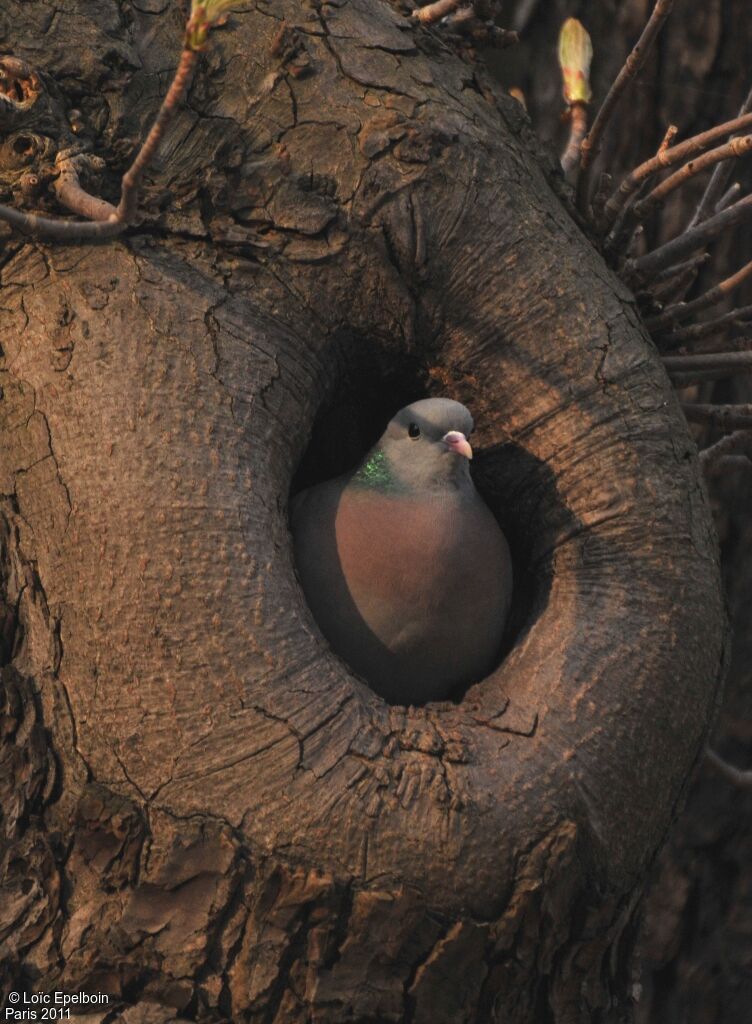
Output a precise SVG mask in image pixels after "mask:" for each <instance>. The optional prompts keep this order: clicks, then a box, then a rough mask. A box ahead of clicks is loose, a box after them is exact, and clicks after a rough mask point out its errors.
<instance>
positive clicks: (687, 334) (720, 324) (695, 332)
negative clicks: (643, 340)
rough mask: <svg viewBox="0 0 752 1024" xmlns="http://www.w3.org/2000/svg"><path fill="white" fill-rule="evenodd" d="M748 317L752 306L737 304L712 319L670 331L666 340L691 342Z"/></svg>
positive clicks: (677, 342)
mask: <svg viewBox="0 0 752 1024" xmlns="http://www.w3.org/2000/svg"><path fill="white" fill-rule="evenodd" d="M750 317H752V306H739V307H738V308H737V309H732V310H731V311H730V312H729V313H724V314H723V315H722V316H717V317H715V319H713V320H706V321H705V322H704V323H701V324H692V325H691V326H690V327H682V328H680V329H679V330H677V331H672V332H671V334H669V335H667V337H666V340H667V341H668V342H670V343H671V344H672V345H674V346H676V345H686V344H691V343H692V342H694V341H697V340H698V339H699V338H708V337H710V335H711V334H718V333H719V332H720V331H722V330H724V328H725V329H728V328H729V327H733V326H734V325H736V324H738V323H744V322H745V321H746V320H749V319H750Z"/></svg>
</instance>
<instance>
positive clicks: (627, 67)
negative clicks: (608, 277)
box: [577, 0, 674, 211]
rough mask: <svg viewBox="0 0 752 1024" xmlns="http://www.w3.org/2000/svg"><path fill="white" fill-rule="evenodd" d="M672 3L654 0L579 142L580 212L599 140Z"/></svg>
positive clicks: (586, 195) (586, 200)
mask: <svg viewBox="0 0 752 1024" xmlns="http://www.w3.org/2000/svg"><path fill="white" fill-rule="evenodd" d="M673 6H674V0H656V4H655V7H654V8H653V13H652V14H651V15H650V18H649V19H648V23H647V25H646V26H645V28H644V29H643V32H642V35H641V36H640V38H639V39H638V41H637V43H636V44H635V46H634V49H633V50H632V52H631V53H630V54H629V56H628V57H627V59H626V61H625V63H624V66H623V67H622V69H621V71H620V72H619V74H618V75H617V76H616V81H615V82H614V83H613V85H612V86H611V88H610V89H609V91H608V93H607V94H606V98H605V100H604V101H603V103H602V105H601V108H600V110H599V111H598V113H597V114H596V115H595V120H594V121H593V127H592V128H591V129H590V131H589V133H588V134H587V135H586V136H585V138H584V139H583V141H582V146H581V148H580V179H579V183H578V189H577V203H578V206H579V208H580V210H582V211H585V209H586V207H587V202H588V193H589V186H590V175H591V174H592V166H593V161H594V160H595V158H596V156H597V155H598V151H599V150H600V146H601V139H602V137H603V133H604V131H605V130H606V126H607V125H608V122H609V120H610V118H611V115H612V114H613V112H614V110H615V109H616V106H617V104H618V102H619V100H620V99H621V97H622V95H623V93H624V90H625V89H626V88H627V86H628V85H629V83H630V82H631V81H632V79H633V78H634V77H635V75H636V74H637V72H638V71H639V70H640V68H641V67H642V65H643V64H644V63H645V58H646V57H647V55H648V53H649V51H650V48H651V46H652V45H653V43H654V42H655V38H656V36H657V35H658V33H659V31H660V30H661V27H662V25H663V23H664V21H665V20H666V18H667V17H668V16H669V14H670V13H671V9H672V7H673Z"/></svg>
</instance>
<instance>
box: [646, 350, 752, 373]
mask: <svg viewBox="0 0 752 1024" xmlns="http://www.w3.org/2000/svg"><path fill="white" fill-rule="evenodd" d="M661 358H662V362H663V365H664V366H665V367H666V370H667V371H668V372H669V373H688V372H689V371H690V370H733V371H740V372H742V373H743V372H745V371H746V372H747V373H749V372H750V371H752V352H703V353H701V354H699V355H691V356H662V357H661Z"/></svg>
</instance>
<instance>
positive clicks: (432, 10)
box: [413, 0, 467, 25]
mask: <svg viewBox="0 0 752 1024" xmlns="http://www.w3.org/2000/svg"><path fill="white" fill-rule="evenodd" d="M466 2H467V0H435V3H432V4H426V6H425V7H419V8H418V9H417V11H413V17H414V18H416V19H417V20H418V21H419V22H421V24H423V25H433V24H434V22H437V21H441V19H442V18H445V17H446V16H447V14H451V13H452V12H453V11H456V10H457V8H458V7H460V6H462V4H463V3H466Z"/></svg>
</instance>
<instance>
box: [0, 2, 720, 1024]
mask: <svg viewBox="0 0 752 1024" xmlns="http://www.w3.org/2000/svg"><path fill="white" fill-rule="evenodd" d="M3 17H4V18H5V19H6V26H5V32H6V41H7V48H8V49H9V50H12V52H13V53H14V54H15V55H16V56H18V57H21V58H23V59H24V60H26V61H28V62H29V63H30V64H31V65H33V68H35V69H36V70H37V71H38V72H39V75H40V77H39V80H38V83H37V85H35V84H34V83H33V81H32V80H31V79H28V80H27V85H28V92H29V95H30V96H31V98H32V100H31V102H30V101H29V100H28V99H24V100H23V102H22V101H21V98H20V94H17V95H16V96H15V98H13V97H11V101H10V102H8V101H6V103H5V104H4V106H3V107H2V108H0V123H2V118H3V117H4V118H5V119H6V123H5V128H4V130H5V132H6V133H10V134H9V135H8V138H9V145H7V146H6V147H5V149H4V150H3V152H4V154H5V164H4V166H3V167H2V171H3V173H4V178H3V182H4V183H5V187H6V189H7V190H12V189H13V188H20V187H21V182H20V176H21V175H22V174H23V173H27V172H28V169H29V168H30V167H31V168H32V169H34V170H35V171H39V170H43V169H44V166H45V161H49V160H50V158H51V155H52V156H54V153H55V151H56V150H58V149H59V148H61V147H64V146H67V145H69V144H70V140H71V136H70V128H69V126H68V124H67V123H66V122H65V121H64V120H63V114H66V113H67V114H69V113H70V111H71V109H78V110H80V111H81V112H82V114H81V115H80V118H79V116H78V115H73V121H74V123H75V124H76V126H77V127H80V125H79V121H80V123H81V125H83V132H79V135H81V136H82V137H86V135H87V133H88V134H89V135H90V137H91V139H92V144H93V146H94V149H95V151H96V152H97V153H100V154H104V155H106V156H108V157H109V160H110V163H109V170H108V173H107V175H106V176H105V181H104V186H103V187H104V191H105V193H107V194H108V198H115V197H116V182H117V179H118V176H119V172H120V170H121V169H122V167H123V166H124V164H125V162H126V161H127V157H128V155H129V154H130V152H131V151H132V149H133V146H134V144H135V141H136V140H137V139H138V138H140V137H142V136H143V133H144V129H145V128H146V127H147V126H148V123H149V121H150V119H151V117H153V115H154V112H155V110H156V108H157V106H158V103H159V100H160V97H161V96H162V95H163V93H164V90H165V87H166V82H167V79H168V75H169V69H170V68H172V67H173V66H174V63H175V60H176V56H177V52H178V48H179V41H180V31H181V29H180V17H179V14H178V12H177V11H175V10H173V9H172V6H171V5H167V4H166V3H164V2H163V0H156V2H152V0H149V2H146V0H142V2H140V3H138V4H135V3H134V4H133V5H132V6H131V5H117V4H115V3H114V2H104V3H102V2H97V3H94V2H93V0H90V2H87V0H83V2H81V3H79V4H76V5H75V7H74V8H73V9H71V10H69V9H67V8H66V9H65V10H56V11H55V12H54V14H53V13H52V11H51V10H50V9H48V8H47V7H46V6H43V5H40V4H33V5H29V4H25V3H20V2H14V0H11V2H10V3H8V4H7V5H6V9H5V10H4V13H3ZM283 17H284V22H283V21H282V18H283ZM11 33H12V34H11ZM19 138H22V139H24V140H26V141H25V142H22V143H20V144H19V145H15V143H17V142H18V139H19ZM29 140H31V141H29ZM27 155H28V159H29V161H31V162H30V163H28V162H27V163H24V160H25V159H26V156H27ZM14 161H15V163H14ZM18 165H20V169H19V166H18ZM158 172H159V173H157V174H155V175H154V181H153V183H152V185H151V187H150V190H149V195H148V200H147V203H146V208H145V211H144V219H143V222H142V223H141V225H140V226H139V227H138V228H137V229H134V230H132V231H131V232H130V233H129V234H128V236H127V237H126V238H125V239H123V240H122V241H120V242H117V243H113V244H109V245H107V246H79V245H66V246H59V247H48V246H40V245H35V244H31V243H29V244H24V243H22V242H21V241H19V240H18V238H17V237H15V238H13V239H8V241H7V243H6V248H5V254H4V262H3V266H2V277H1V283H2V292H0V296H1V297H2V301H1V302H0V325H1V333H0V337H2V347H3V353H2V355H3V361H2V364H0V365H1V367H2V373H1V377H0V384H1V386H2V401H1V402H0V425H1V429H2V436H3V442H4V445H3V448H2V452H0V472H1V473H2V481H3V483H2V488H1V489H0V494H1V495H2V498H1V501H2V506H1V508H2V533H1V534H0V538H1V544H2V546H1V548H0V551H1V555H0V565H1V566H2V585H3V591H4V593H3V597H2V608H3V609H4V616H3V617H4V621H5V626H4V630H3V636H4V648H3V649H4V651H5V656H4V659H3V660H4V662H5V664H4V666H3V668H2V693H3V698H2V700H3V702H4V712H3V719H2V722H3V730H2V733H0V737H2V738H1V740H0V742H1V743H2V745H1V746H0V764H2V773H1V774H0V780H2V786H3V790H2V807H3V812H4V817H3V830H4V833H3V834H4V837H5V840H4V847H3V867H4V883H3V885H4V887H3V898H2V900H1V901H0V941H2V943H3V964H4V979H3V983H4V988H5V990H7V991H10V990H15V991H24V990H28V991H31V990H42V991H52V990H54V989H57V990H63V991H66V992H69V993H73V992H77V991H85V992H87V993H90V994H92V993H96V992H104V993H107V994H108V995H109V996H110V999H111V1002H110V1004H109V1007H101V1008H100V1009H99V1011H98V1013H99V1016H97V1015H95V1016H94V1017H92V1018H91V1019H94V1020H96V1019H99V1020H102V1021H104V1020H107V1019H111V1018H110V1017H108V1016H107V1014H108V1013H109V1012H110V1011H112V1009H113V1007H116V1008H117V1007H123V1008H126V1007H129V1009H124V1010H123V1015H122V1017H123V1019H124V1020H127V1021H129V1022H139V1021H143V1022H147V1021H155V1022H157V1021H164V1020H172V1019H177V1018H179V1019H197V1020H233V1021H235V1020H246V1021H252V1022H258V1024H261V1022H264V1024H267V1022H274V1021H276V1022H278V1024H282V1022H285V1024H288V1022H289V1024H294V1022H301V1024H302V1022H304V1021H316V1022H321V1024H328V1022H332V1024H334V1022H354V1021H357V1022H361V1024H366V1022H377V1021H378V1022H386V1021H412V1022H415V1024H417V1022H432V1024H442V1022H447V1024H449V1022H452V1024H454V1022H473V1021H477V1022H481V1021H483V1022H485V1021H504V1022H505V1024H518V1022H519V1024H523V1022H524V1024H529V1022H530V1021H533V1020H534V1021H536V1022H541V1024H547V1022H550V1024H574V1022H577V1024H580V1022H582V1024H584V1022H591V1021H592V1022H596V1021H597V1022H606V1021H608V1022H626V1021H629V1020H631V1019H632V973H631V953H632V947H633V944H634V936H635V914H634V910H635V906H636V903H637V901H638V899H639V895H640V892H641V887H642V882H643V879H644V877H645V873H646V870H647V868H648V866H649V865H650V863H651V861H652V859H653V857H654V856H655V853H656V850H657V849H658V847H659V845H660V843H661V842H662V840H663V837H664V835H665V833H666V829H667V827H668V824H669V822H670V821H671V818H672V816H673V814H674V812H675V808H676V806H677V803H678V801H679V800H680V798H681V796H682V792H683V788H684V785H685V780H686V778H687V776H688V773H689V770H690V768H691V766H692V764H693V763H694V762H695V760H696V758H697V756H698V752H699V751H700V749H701V746H702V744H703V742H704V740H705V737H706V733H707V729H708V726H709V723H710V719H711V716H712V713H713V710H714V708H715V705H716V700H717V692H718V683H719V680H720V677H721V673H722V664H723V660H724V643H725V632H724V616H723V609H722V601H721V596H720V578H719V571H718V559H717V552H716V540H715V534H714V530H713V526H712V522H711V517H710V511H709V506H708V502H707V499H706V496H705V492H704V489H703V487H702V485H701V483H700V480H699V474H698V469H697V462H696V457H695V455H696V450H695V446H694V443H693V441H692V439H691V437H690V435H689V433H688V430H687V427H686V424H685V422H684V419H683V417H682V414H681V412H680V410H679V407H678V404H677V402H676V400H675V398H674V395H673V393H672V391H671V388H670V387H669V383H668V380H667V378H666V375H665V373H664V371H663V368H662V367H661V365H660V361H659V359H658V358H657V355H656V353H655V350H654V348H653V347H652V345H651V344H650V342H649V339H648V337H647V335H646V333H645V331H644V329H643V328H642V327H641V324H640V321H639V317H638V315H637V313H636V310H635V306H634V303H633V300H632V297H631V296H630V294H629V293H628V292H627V290H626V289H625V288H624V286H623V285H621V284H620V283H619V281H618V280H617V279H616V278H615V277H614V276H613V274H612V273H611V272H610V271H609V270H608V268H607V267H606V266H605V264H604V263H603V261H602V260H601V258H600V257H599V256H598V254H597V253H596V252H595V250H594V248H593V247H592V245H591V243H590V242H589V241H588V239H587V238H586V237H585V236H584V235H583V233H582V232H581V230H580V229H579V228H578V227H577V225H576V224H575V222H574V220H573V219H572V216H571V212H570V210H569V209H568V208H567V205H566V194H565V193H564V198H562V185H561V179H560V177H559V176H558V172H557V171H556V169H555V167H554V164H553V161H552V160H551V159H550V157H548V156H547V155H546V153H545V152H542V151H541V150H540V148H539V146H538V144H537V142H536V140H535V136H534V135H533V133H532V131H531V129H530V127H529V124H528V122H527V120H526V118H525V117H524V116H523V114H522V112H521V110H520V108H519V106H518V105H517V104H516V102H515V101H513V100H510V99H507V98H505V97H503V96H501V95H499V94H498V93H497V92H496V91H495V90H493V89H492V88H491V87H490V86H489V84H488V82H487V81H486V79H485V76H484V75H483V73H482V72H481V71H480V70H479V69H477V68H474V67H473V66H470V65H468V64H466V63H463V62H461V61H460V60H459V59H458V58H457V57H455V56H454V55H453V54H452V53H451V52H450V51H449V50H448V48H447V46H446V45H445V44H444V43H443V42H442V41H441V39H440V37H438V36H437V34H436V32H435V31H434V30H427V29H416V28H415V27H414V26H413V25H411V24H410V23H409V22H408V21H407V20H406V19H405V18H403V17H402V16H401V15H400V14H399V13H397V12H396V11H395V9H394V8H393V7H392V6H390V5H389V4H387V3H384V2H379V0H350V2H348V3H343V4H342V5H340V6H334V5H324V6H320V7H319V6H317V5H311V6H308V5H302V4H298V3H295V2H293V0H290V2H286V3H285V2H283V3H279V4H275V5H274V6H271V5H268V6H267V5H265V4H263V5H259V9H258V10H254V11H251V12H249V13H244V14H239V15H235V16H233V18H232V19H231V22H230V24H229V25H228V27H227V30H226V31H219V32H217V33H216V38H215V39H214V41H213V43H212V46H211V48H210V50H209V51H208V54H207V57H206V59H205V61H204V63H203V66H202V68H201V70H200V73H199V75H198V77H197V79H196V81H195V82H194V85H193V87H192V90H191V93H190V96H189V102H188V105H187V107H186V109H185V110H184V112H183V113H182V114H181V116H180V118H179V120H178V122H177V124H176V125H175V126H174V130H173V131H172V132H171V134H170V137H169V139H168V141H167V145H166V146H165V149H164V153H163V159H162V163H161V166H160V167H159V168H158ZM108 190H109V192H108ZM110 193H111V194H110ZM426 394H444V395H449V396H451V397H454V398H457V399H459V400H461V401H464V402H465V403H466V404H468V405H469V406H470V407H471V408H472V411H473V413H474V415H475V418H476V421H477V424H478V431H477V434H478V447H479V448H480V457H479V458H478V460H477V461H478V473H477V482H478V484H479V486H480V488H481V490H482V491H483V493H484V495H485V497H486V499H487V500H488V502H489V504H490V505H491V507H492V508H493V510H494V511H495V513H496V514H497V515H498V517H499V519H500V520H501V521H502V523H503V525H504V527H505V530H506V531H507V534H508V536H509V537H510V540H511V542H512V547H513V550H514V555H515V559H516V570H517V579H518V580H519V581H520V583H519V584H518V587H517V593H516V596H515V612H514V631H513V635H512V636H510V641H509V644H508V650H507V652H506V656H505V658H504V660H503V662H502V663H501V664H500V666H499V667H498V669H497V670H496V671H495V672H494V673H493V674H492V675H491V676H489V677H488V678H487V679H485V680H483V681H482V682H480V683H478V684H477V685H476V686H473V687H472V688H471V689H470V690H468V692H466V693H464V694H458V695H457V699H456V700H455V701H453V702H447V703H442V704H431V705H428V706H426V707H420V708H402V707H390V706H388V705H386V704H385V703H384V702H383V701H381V700H380V699H379V698H377V697H376V696H375V695H374V694H373V693H372V692H371V691H370V690H369V689H368V688H367V687H366V686H365V685H364V684H362V683H361V682H360V681H359V680H357V679H356V678H354V677H353V676H351V675H350V674H349V673H348V671H347V668H346V666H344V665H343V664H342V663H341V662H340V661H339V660H338V659H337V658H336V657H335V656H334V655H333V654H332V653H331V651H330V650H329V649H328V648H327V646H326V644H325V643H324V641H323V640H322V638H321V637H320V635H319V633H318V631H317V629H316V626H315V623H314V621H313V619H312V617H311V615H310V613H309V612H308V610H307V608H306V606H305V603H304V601H303V598H302V595H301V592H300V588H299V586H298V584H297V582H296V578H295V575H294V567H293V563H292V555H291V540H290V535H289V530H288V524H287V517H286V506H287V500H288V497H289V494H290V489H291V487H293V488H296V487H298V486H301V485H302V484H303V483H305V482H308V481H310V480H315V479H322V478H324V477H326V476H330V475H333V474H334V473H335V472H337V471H339V470H342V469H344V468H345V466H346V465H347V464H348V463H352V461H354V460H357V458H358V457H359V455H360V454H362V452H363V451H364V450H365V447H366V445H367V443H368V441H369V440H370V439H371V437H372V436H373V433H374V432H376V433H378V431H379V429H380V428H381V427H382V426H383V422H384V420H385V418H386V417H387V416H388V415H389V414H390V413H391V412H393V411H394V410H395V409H396V408H398V407H399V406H400V405H402V404H404V402H405V401H406V400H407V399H410V398H414V397H419V396H421V395H426Z"/></svg>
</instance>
